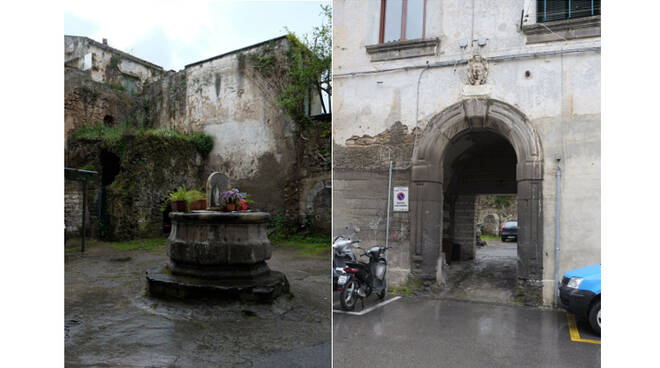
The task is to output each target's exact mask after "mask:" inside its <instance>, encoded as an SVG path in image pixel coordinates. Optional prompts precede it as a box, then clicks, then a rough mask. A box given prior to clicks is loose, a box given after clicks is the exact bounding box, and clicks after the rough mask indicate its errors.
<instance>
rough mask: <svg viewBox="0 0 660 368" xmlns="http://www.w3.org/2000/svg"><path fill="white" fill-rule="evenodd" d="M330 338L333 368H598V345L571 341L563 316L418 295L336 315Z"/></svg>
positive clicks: (512, 307) (541, 311)
mask: <svg viewBox="0 0 660 368" xmlns="http://www.w3.org/2000/svg"><path fill="white" fill-rule="evenodd" d="M581 326H582V325H581ZM582 328H585V327H584V326H582ZM333 331H334V335H333V342H334V345H333V362H334V368H342V367H367V366H369V367H397V368H399V367H465V368H471V367H480V368H481V367H600V352H601V346H600V345H596V344H590V343H584V342H574V341H571V339H570V335H569V326H568V321H567V317H566V312H563V311H560V310H543V309H538V308H531V307H523V306H515V305H503V304H492V303H481V302H470V301H458V300H449V299H438V298H433V297H428V296H413V297H403V298H402V299H399V300H397V301H394V302H392V303H389V304H387V305H385V306H383V307H380V308H377V309H375V310H373V311H371V312H369V313H367V314H364V315H361V316H354V315H347V314H340V313H335V314H334V320H333ZM589 337H590V336H589Z"/></svg>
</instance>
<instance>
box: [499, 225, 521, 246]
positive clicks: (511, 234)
mask: <svg viewBox="0 0 660 368" xmlns="http://www.w3.org/2000/svg"><path fill="white" fill-rule="evenodd" d="M500 239H502V241H503V242H504V241H506V240H507V239H513V240H515V241H518V221H507V222H505V223H504V225H502V230H501V231H500Z"/></svg>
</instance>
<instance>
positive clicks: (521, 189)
mask: <svg viewBox="0 0 660 368" xmlns="http://www.w3.org/2000/svg"><path fill="white" fill-rule="evenodd" d="M476 131H491V132H494V133H497V134H499V135H501V136H503V137H504V138H506V139H507V140H508V141H509V142H510V143H511V145H512V146H513V148H514V150H515V152H516V157H517V166H516V181H517V193H518V226H519V229H518V278H519V279H523V280H529V281H540V280H542V276H543V213H542V212H543V193H542V187H543V186H542V184H543V149H542V145H541V140H540V138H539V136H538V134H537V133H536V131H535V130H534V128H533V127H532V125H531V124H530V122H529V120H528V119H527V118H526V117H525V115H524V114H523V113H522V112H521V111H519V110H518V109H517V108H515V107H513V106H512V105H509V104H507V103H504V102H501V101H498V100H494V99H485V98H472V99H466V100H463V101H461V102H458V103H456V104H454V105H452V106H449V107H447V108H446V109H444V110H443V111H441V112H440V113H438V114H437V115H435V116H434V117H433V118H432V119H431V120H430V121H429V124H428V126H427V127H426V128H425V130H424V132H423V133H422V136H421V138H420V140H419V143H418V147H417V148H416V149H415V153H414V159H413V165H412V170H411V185H412V188H411V196H410V199H411V216H410V222H411V224H410V226H411V239H410V240H411V243H410V244H411V246H410V261H411V273H412V276H413V277H415V278H421V279H435V275H436V266H437V260H438V256H439V255H440V244H441V242H442V220H443V213H442V212H443V199H444V198H443V196H444V195H443V180H444V178H443V176H444V170H443V159H444V155H445V154H446V152H447V148H448V147H449V146H450V145H451V142H452V140H453V139H454V138H456V137H458V136H459V135H462V134H468V133H470V132H476Z"/></svg>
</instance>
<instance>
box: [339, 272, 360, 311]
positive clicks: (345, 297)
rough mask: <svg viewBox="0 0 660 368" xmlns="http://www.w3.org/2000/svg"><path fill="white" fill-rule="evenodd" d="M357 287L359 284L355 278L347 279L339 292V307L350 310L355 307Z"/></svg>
mask: <svg viewBox="0 0 660 368" xmlns="http://www.w3.org/2000/svg"><path fill="white" fill-rule="evenodd" d="M358 287H359V285H358V283H357V281H355V279H350V280H348V282H347V283H346V285H344V288H343V289H342V290H341V294H339V304H341V309H343V310H347V311H352V310H353V309H354V308H355V303H356V302H357V289H358Z"/></svg>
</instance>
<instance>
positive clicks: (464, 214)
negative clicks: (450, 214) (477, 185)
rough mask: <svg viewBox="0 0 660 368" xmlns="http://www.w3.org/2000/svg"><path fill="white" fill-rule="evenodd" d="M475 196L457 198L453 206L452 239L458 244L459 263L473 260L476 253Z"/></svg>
mask: <svg viewBox="0 0 660 368" xmlns="http://www.w3.org/2000/svg"><path fill="white" fill-rule="evenodd" d="M475 214H476V213H475V196H458V197H457V198H456V202H455V204H454V221H453V228H454V230H453V234H454V238H453V239H452V240H453V242H454V243H457V244H460V247H461V261H466V260H470V259H474V256H475V252H476V247H475V246H476V237H475Z"/></svg>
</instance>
